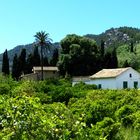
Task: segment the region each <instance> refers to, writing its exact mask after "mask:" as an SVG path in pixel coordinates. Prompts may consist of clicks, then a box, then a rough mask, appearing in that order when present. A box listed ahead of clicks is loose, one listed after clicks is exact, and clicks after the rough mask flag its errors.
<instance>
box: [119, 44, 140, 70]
mask: <svg viewBox="0 0 140 140" xmlns="http://www.w3.org/2000/svg"><path fill="white" fill-rule="evenodd" d="M117 57H118V63H119V67H124V66H125V64H126V62H127V66H131V67H133V68H134V69H136V70H138V71H139V70H140V44H139V43H137V44H135V45H134V51H133V52H131V44H130V45H127V44H126V45H122V46H119V47H118V48H117Z"/></svg>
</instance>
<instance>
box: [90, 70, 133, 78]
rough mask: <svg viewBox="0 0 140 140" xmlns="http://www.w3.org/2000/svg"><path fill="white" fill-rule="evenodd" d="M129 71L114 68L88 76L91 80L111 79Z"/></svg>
mask: <svg viewBox="0 0 140 140" xmlns="http://www.w3.org/2000/svg"><path fill="white" fill-rule="evenodd" d="M128 69H130V67H128V68H116V69H103V70H101V71H99V72H97V73H95V74H94V75H92V76H90V78H91V79H100V78H111V77H117V76H118V75H120V74H122V73H123V72H125V71H127V70H128Z"/></svg>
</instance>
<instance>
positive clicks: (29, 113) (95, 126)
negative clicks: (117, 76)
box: [0, 76, 140, 140]
mask: <svg viewBox="0 0 140 140" xmlns="http://www.w3.org/2000/svg"><path fill="white" fill-rule="evenodd" d="M139 108H140V92H139V90H118V91H116V90H99V89H96V86H95V85H85V84H84V83H79V84H76V85H75V86H73V87H72V84H71V81H70V80H69V79H49V80H46V81H20V82H17V81H13V79H12V78H6V77H2V76H0V139H2V140H9V139H10V140H38V139H41V140H50V139H51V140H59V139H60V140H68V139H75V140H79V139H80V140H91V139H93V140H102V139H103V140H124V139H128V140H129V139H133V140H139V139H140V134H139V131H140V110H139Z"/></svg>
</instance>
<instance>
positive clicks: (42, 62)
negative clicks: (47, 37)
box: [41, 46, 44, 81]
mask: <svg viewBox="0 0 140 140" xmlns="http://www.w3.org/2000/svg"><path fill="white" fill-rule="evenodd" d="M41 80H42V81H43V80H44V78H43V48H42V46H41Z"/></svg>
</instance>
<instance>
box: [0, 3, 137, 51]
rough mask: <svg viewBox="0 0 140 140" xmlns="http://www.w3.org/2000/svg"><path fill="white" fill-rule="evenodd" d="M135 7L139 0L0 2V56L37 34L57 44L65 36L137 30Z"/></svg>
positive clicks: (29, 40) (32, 39) (27, 42)
mask: <svg viewBox="0 0 140 140" xmlns="http://www.w3.org/2000/svg"><path fill="white" fill-rule="evenodd" d="M139 6H140V0H0V53H3V52H4V51H5V49H8V50H10V49H12V48H14V47H16V46H17V45H25V44H30V43H33V42H34V41H35V38H34V35H35V34H36V32H39V31H46V32H47V33H49V35H50V36H49V37H50V38H51V39H52V40H53V42H59V41H61V40H62V39H63V38H64V37H65V36H66V35H67V34H73V33H74V34H78V35H85V34H100V33H102V32H104V31H105V30H107V29H110V28H111V27H114V28H116V27H120V26H129V27H136V28H140V15H139V13H140V10H139Z"/></svg>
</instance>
